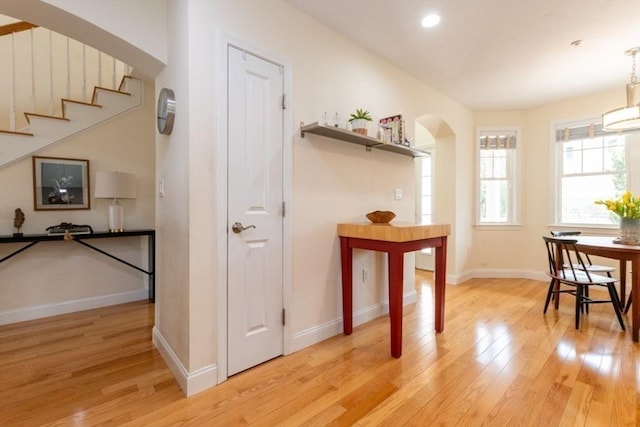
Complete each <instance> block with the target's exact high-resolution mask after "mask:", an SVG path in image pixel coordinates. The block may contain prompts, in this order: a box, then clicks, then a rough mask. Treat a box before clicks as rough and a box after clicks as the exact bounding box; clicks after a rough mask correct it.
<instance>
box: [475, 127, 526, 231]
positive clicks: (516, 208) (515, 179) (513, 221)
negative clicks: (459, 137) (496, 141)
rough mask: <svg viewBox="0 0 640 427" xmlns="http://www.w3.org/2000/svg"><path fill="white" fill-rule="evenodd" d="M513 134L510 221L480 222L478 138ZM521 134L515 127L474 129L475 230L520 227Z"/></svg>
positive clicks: (480, 180) (480, 181)
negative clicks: (514, 141)
mask: <svg viewBox="0 0 640 427" xmlns="http://www.w3.org/2000/svg"><path fill="white" fill-rule="evenodd" d="M489 132H490V133H498V134H499V133H501V132H502V133H513V134H514V135H515V137H516V147H515V148H514V151H515V154H514V157H515V158H514V159H513V168H514V171H513V174H512V176H511V178H510V181H508V182H509V184H510V185H511V189H510V191H509V199H510V201H511V202H512V203H513V207H512V208H511V209H510V212H509V217H511V218H510V220H509V221H507V222H482V221H480V186H481V183H482V179H481V177H480V151H481V149H480V136H481V135H482V134H484V133H489ZM522 146H523V142H522V132H521V128H520V127H517V126H488V127H476V135H475V139H474V151H475V157H476V158H475V164H476V170H475V209H474V211H475V214H474V217H475V218H474V222H475V227H477V228H483V229H487V228H492V229H512V228H515V227H520V226H522V222H521V221H522V202H521V201H522V196H521V194H522Z"/></svg>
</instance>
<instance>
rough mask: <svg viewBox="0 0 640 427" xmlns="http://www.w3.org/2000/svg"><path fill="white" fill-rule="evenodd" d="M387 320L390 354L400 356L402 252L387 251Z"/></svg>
mask: <svg viewBox="0 0 640 427" xmlns="http://www.w3.org/2000/svg"><path fill="white" fill-rule="evenodd" d="M388 254H389V320H390V324H391V355H392V356H393V357H396V358H398V357H400V356H402V296H403V293H404V289H403V287H404V279H403V270H404V254H403V253H402V252H400V251H389V252H388Z"/></svg>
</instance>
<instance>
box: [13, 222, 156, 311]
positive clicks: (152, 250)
mask: <svg viewBox="0 0 640 427" xmlns="http://www.w3.org/2000/svg"><path fill="white" fill-rule="evenodd" d="M132 236H147V240H148V249H149V254H148V261H149V263H148V265H149V267H148V268H149V270H148V271H147V270H145V269H143V268H141V267H138V266H137V265H134V264H131V263H130V262H128V261H125V260H123V259H121V258H118V257H117V256H115V255H113V254H110V253H108V252H106V251H104V250H102V249H100V248H97V247H95V246H93V245H91V244H90V243H87V242H86V240H91V239H103V238H113V237H132ZM56 240H72V241H74V242H77V243H80V244H81V245H83V246H86V247H87V248H90V249H93V250H94V251H96V252H100V253H101V254H103V255H106V256H108V257H109V258H112V259H114V260H116V261H118V262H121V263H122V264H125V265H128V266H129V267H131V268H133V269H136V270H138V271H140V272H142V273H145V274H146V275H147V276H149V300H150V301H151V302H154V301H155V298H156V295H155V290H156V289H155V288H156V285H155V282H156V281H155V271H156V231H155V230H152V229H142V230H126V231H122V232H118V233H111V232H108V231H99V232H95V233H90V234H70V235H69V236H68V237H67V236H65V235H64V234H55V235H51V234H24V235H22V236H18V237H14V236H0V243H27V245H25V246H23V247H22V248H20V249H18V250H16V251H13V252H12V253H10V254H9V255H6V256H5V257H3V258H0V263H2V262H4V261H6V260H8V259H9V258H11V257H13V256H15V255H18V254H19V253H20V252H22V251H25V250H27V249H29V248H30V247H32V246H33V245H35V244H37V243H40V242H48V241H56Z"/></svg>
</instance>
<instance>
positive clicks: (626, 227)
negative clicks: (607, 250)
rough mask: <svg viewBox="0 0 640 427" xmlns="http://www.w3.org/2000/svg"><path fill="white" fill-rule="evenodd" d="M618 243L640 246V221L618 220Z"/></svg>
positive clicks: (635, 219)
mask: <svg viewBox="0 0 640 427" xmlns="http://www.w3.org/2000/svg"><path fill="white" fill-rule="evenodd" d="M620 243H623V244H626V245H640V219H637V218H620Z"/></svg>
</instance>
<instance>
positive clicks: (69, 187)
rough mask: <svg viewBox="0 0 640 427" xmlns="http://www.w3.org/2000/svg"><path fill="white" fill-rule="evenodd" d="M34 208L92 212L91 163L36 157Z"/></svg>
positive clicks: (79, 160) (34, 164) (78, 160)
mask: <svg viewBox="0 0 640 427" xmlns="http://www.w3.org/2000/svg"><path fill="white" fill-rule="evenodd" d="M32 159H33V208H34V209H35V210H37V211H56V210H71V209H89V208H90V207H91V200H90V198H89V160H81V159H63V158H57V157H37V156H33V158H32Z"/></svg>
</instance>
